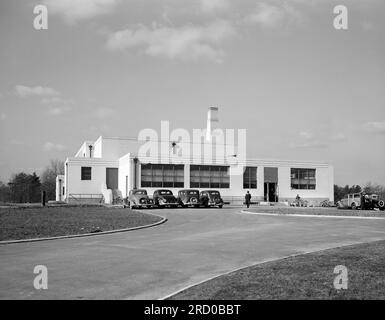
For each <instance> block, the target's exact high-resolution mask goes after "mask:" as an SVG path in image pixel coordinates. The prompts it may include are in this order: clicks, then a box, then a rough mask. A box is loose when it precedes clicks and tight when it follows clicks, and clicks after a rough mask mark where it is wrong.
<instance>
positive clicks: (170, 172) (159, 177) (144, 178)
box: [141, 164, 184, 188]
mask: <svg viewBox="0 0 385 320" xmlns="http://www.w3.org/2000/svg"><path fill="white" fill-rule="evenodd" d="M141 172H142V173H141V186H142V187H143V188H183V187H184V165H183V164H178V165H176V164H175V165H174V164H142V165H141Z"/></svg>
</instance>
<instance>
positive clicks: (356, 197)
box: [337, 193, 385, 211]
mask: <svg viewBox="0 0 385 320" xmlns="http://www.w3.org/2000/svg"><path fill="white" fill-rule="evenodd" d="M364 201H365V202H364V208H365V209H366V210H373V209H375V208H378V209H380V210H381V211H383V210H385V202H384V200H380V199H379V197H378V195H377V194H371V195H365V196H364ZM361 202H362V194H361V193H352V194H348V195H346V197H345V198H343V199H341V200H340V201H338V203H337V207H338V208H339V209H353V210H355V209H360V208H361V207H362V206H361Z"/></svg>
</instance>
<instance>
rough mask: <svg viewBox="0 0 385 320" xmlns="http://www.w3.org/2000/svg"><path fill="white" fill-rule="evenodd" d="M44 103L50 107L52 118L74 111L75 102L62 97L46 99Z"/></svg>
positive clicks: (49, 112) (49, 111)
mask: <svg viewBox="0 0 385 320" xmlns="http://www.w3.org/2000/svg"><path fill="white" fill-rule="evenodd" d="M42 102H43V103H44V104H46V105H48V106H49V109H48V114H50V115H52V116H57V115H61V114H63V113H65V112H67V111H70V110H71V109H72V106H73V105H74V101H73V100H70V99H63V98H61V97H49V98H44V99H43V100H42Z"/></svg>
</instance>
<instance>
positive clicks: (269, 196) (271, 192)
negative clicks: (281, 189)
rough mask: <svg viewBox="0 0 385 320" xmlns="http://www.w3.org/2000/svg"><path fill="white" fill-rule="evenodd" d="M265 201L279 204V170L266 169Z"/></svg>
mask: <svg viewBox="0 0 385 320" xmlns="http://www.w3.org/2000/svg"><path fill="white" fill-rule="evenodd" d="M263 187H264V191H263V195H264V200H265V201H266V202H278V168H270V167H265V168H264V184H263Z"/></svg>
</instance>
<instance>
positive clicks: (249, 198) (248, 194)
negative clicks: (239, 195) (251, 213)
mask: <svg viewBox="0 0 385 320" xmlns="http://www.w3.org/2000/svg"><path fill="white" fill-rule="evenodd" d="M245 202H246V206H247V207H250V202H251V194H250V192H249V191H247V193H246V195H245Z"/></svg>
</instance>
